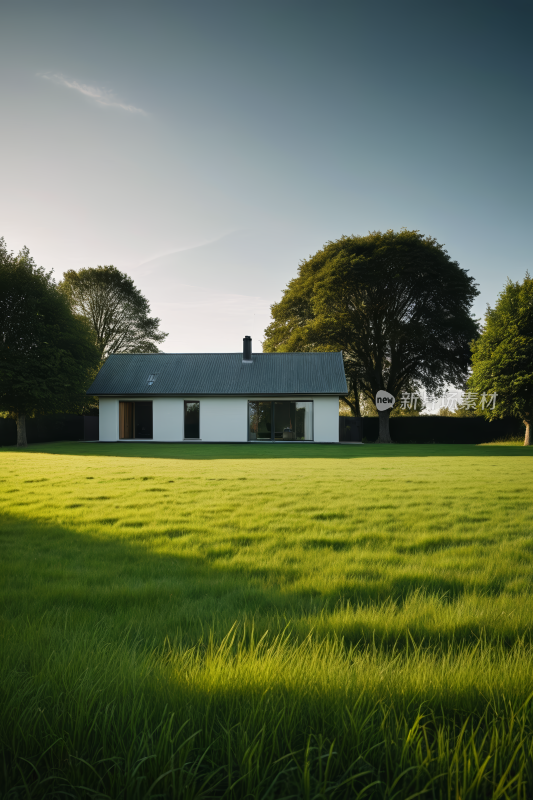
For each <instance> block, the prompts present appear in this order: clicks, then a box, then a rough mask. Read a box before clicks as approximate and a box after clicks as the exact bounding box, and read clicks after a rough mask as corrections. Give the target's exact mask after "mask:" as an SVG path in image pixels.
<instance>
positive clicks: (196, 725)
mask: <svg viewBox="0 0 533 800" xmlns="http://www.w3.org/2000/svg"><path fill="white" fill-rule="evenodd" d="M0 464H1V468H0V504H1V511H2V525H1V528H0V535H1V539H0V544H1V548H2V559H1V565H0V570H1V572H0V577H1V581H0V598H1V603H2V637H3V641H2V647H1V653H0V665H1V676H2V677H1V678H0V681H1V683H2V689H1V692H2V695H1V700H2V707H3V709H4V711H3V712H2V716H1V722H0V731H1V740H2V745H3V747H4V753H5V754H6V755H5V759H4V773H3V774H4V782H5V791H6V792H9V791H11V792H12V796H13V797H15V796H18V795H17V792H21V791H24V792H26V793H27V796H35V797H40V796H43V795H42V792H43V790H44V788H46V786H48V787H49V789H50V791H52V792H56V793H60V792H62V791H73V792H78V794H75V796H87V797H89V796H95V797H96V796H110V797H111V796H112V797H115V796H116V797H118V796H120V797H156V796H165V797H168V796H172V793H174V794H175V795H176V796H178V794H179V796H191V797H193V796H225V797H246V796H253V797H255V796H257V797H288V796H309V797H311V796H327V797H337V796H338V797H345V796H346V797H352V796H354V792H356V793H357V792H362V791H364V795H363V796H365V797H380V798H381V797H393V796H398V797H402V798H403V797H408V796H411V795H412V796H415V794H416V793H420V792H422V795H420V794H419V795H418V796H423V795H425V796H428V797H433V796H442V797H459V796H460V797H485V796H486V797H496V796H502V797H504V796H507V797H511V796H512V797H515V796H516V797H520V796H524V797H526V796H527V793H528V792H530V791H531V790H532V789H533V772H532V770H533V767H532V764H533V761H532V755H533V751H532V741H533V738H532V736H531V734H532V728H533V726H532V722H533V716H532V707H531V694H532V693H533V669H532V667H533V658H532V653H531V621H532V620H533V600H532V592H531V582H532V577H533V571H532V559H533V537H532V532H533V510H532V507H531V502H530V493H531V488H530V487H531V478H532V466H533V461H532V460H531V456H530V454H529V451H528V449H527V448H521V447H517V446H512V445H511V446H506V447H502V446H499V447H496V446H494V447H491V446H484V447H473V446H472V447H469V446H437V445H435V446H429V445H426V446H424V445H420V446H379V447H378V446H371V445H368V446H363V447H356V446H346V447H343V446H338V447H334V446H329V447H328V446H320V445H297V444H296V445H295V444H285V445H281V446H279V447H276V446H270V445H263V446H261V445H257V446H255V447H254V446H248V445H242V446H239V445H235V446H230V445H219V446H217V445H154V444H151V445H143V444H130V443H127V444H124V445H84V444H57V445H49V446H40V447H37V446H31V447H29V448H28V449H27V450H26V451H24V452H17V451H16V450H14V449H11V448H3V450H2V452H1V454H0ZM48 748H49V749H48ZM24 759H25V760H24ZM46 781H47V783H43V782H46ZM176 781H177V782H178V783H176ZM395 781H396V783H395ZM152 784H154V785H153V787H152ZM82 785H83V786H84V787H85V789H83V790H82V789H81V788H79V787H81V786H82ZM393 786H394V787H395V788H394V790H393V789H392V788H391V787H393ZM21 787H22V788H21ZM73 787H74V788H73ZM75 787H78V788H75ZM47 791H48V789H47ZM84 792H85V794H84ZM91 792H92V793H93V794H91ZM395 792H396V794H395ZM98 793H100V794H98ZM187 793H188V794H187ZM50 796H53V795H50ZM57 796H59V794H58V795H57Z"/></svg>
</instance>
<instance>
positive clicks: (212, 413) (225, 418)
mask: <svg viewBox="0 0 533 800" xmlns="http://www.w3.org/2000/svg"><path fill="white" fill-rule="evenodd" d="M200 438H201V439H203V440H204V441H206V442H246V441H248V400H247V399H246V397H204V398H203V399H201V400H200Z"/></svg>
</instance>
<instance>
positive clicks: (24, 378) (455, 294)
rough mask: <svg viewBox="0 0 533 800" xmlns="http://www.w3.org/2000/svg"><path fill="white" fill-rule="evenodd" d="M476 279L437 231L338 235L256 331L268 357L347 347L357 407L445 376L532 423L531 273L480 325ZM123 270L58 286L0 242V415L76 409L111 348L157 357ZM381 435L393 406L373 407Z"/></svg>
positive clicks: (492, 412)
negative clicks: (262, 331) (433, 233)
mask: <svg viewBox="0 0 533 800" xmlns="http://www.w3.org/2000/svg"><path fill="white" fill-rule="evenodd" d="M478 294H479V293H478V290H477V286H476V284H475V283H474V280H473V278H472V277H471V276H469V275H468V273H467V272H466V271H465V270H464V269H462V268H461V267H460V266H459V264H458V263H457V262H456V261H452V260H451V259H450V257H449V255H448V253H447V252H446V250H445V249H444V248H443V246H442V245H440V244H439V243H438V242H437V241H436V240H435V239H433V238H431V237H424V236H422V235H421V234H420V233H419V232H418V231H408V230H402V231H400V232H399V233H396V232H394V231H386V232H385V233H381V232H379V231H378V232H374V233H370V234H369V235H368V236H345V237H342V238H341V239H339V240H337V241H335V242H328V243H327V245H326V246H325V247H324V248H323V249H322V250H320V251H319V252H318V253H316V254H315V255H314V256H312V257H310V258H309V259H307V260H305V261H303V262H302V263H301V264H300V267H299V270H298V276H297V277H296V278H294V280H292V281H291V282H290V283H289V285H288V287H287V289H286V290H285V292H284V294H283V298H282V299H281V301H280V302H279V303H275V304H274V305H273V306H272V319H273V321H272V323H271V324H270V325H269V327H268V328H267V329H266V331H265V335H266V338H265V342H264V345H263V347H264V349H265V350H266V351H267V352H274V351H277V352H283V351H302V350H305V351H313V350H322V351H324V350H334V351H336V350H342V351H343V353H344V361H345V370H346V375H347V378H348V382H349V389H350V391H349V394H348V396H347V397H346V398H344V400H345V402H346V403H347V404H348V406H349V407H350V408H351V410H352V412H353V413H354V414H356V415H357V416H359V415H361V412H362V411H365V410H368V408H369V407H371V408H375V405H374V398H375V396H376V394H377V392H378V391H379V390H385V391H387V392H389V393H390V394H392V395H394V396H395V397H399V396H400V395H401V394H403V393H418V392H420V391H421V390H425V391H426V392H431V393H432V394H433V395H435V394H438V393H439V392H443V391H444V389H445V387H446V386H447V385H449V384H452V385H455V386H463V387H464V388H465V389H468V390H469V391H471V392H475V393H479V394H496V395H497V397H498V402H497V404H496V405H487V406H486V407H485V408H484V409H483V412H482V413H483V415H484V416H485V417H487V418H488V419H493V418H496V417H501V416H506V415H512V416H517V417H519V418H521V419H522V420H523V421H524V423H525V425H526V438H525V443H526V444H531V443H532V439H531V427H530V426H531V422H532V418H533V280H532V279H531V278H530V276H529V275H526V279H525V280H524V282H523V283H522V284H520V283H513V282H511V281H509V282H508V284H507V286H506V288H505V290H504V291H503V292H502V294H501V295H500V298H499V300H498V303H497V305H496V307H495V308H494V309H491V308H489V309H488V311H487V314H486V318H485V324H484V326H483V328H481V327H480V325H479V323H478V321H476V320H475V319H473V318H472V314H471V309H472V303H473V301H474V299H475V297H476V296H477V295H478ZM149 314H150V308H149V305H148V301H147V300H146V298H144V297H143V295H142V294H141V293H140V292H139V290H138V289H137V288H136V287H135V285H134V283H133V281H132V280H131V278H129V277H128V276H127V275H125V274H124V273H121V272H120V271H119V270H117V269H115V268H114V267H112V266H107V267H96V268H95V269H82V270H79V271H78V272H76V271H74V270H70V271H68V272H66V273H65V274H64V277H63V281H61V282H60V283H59V284H58V285H56V284H55V283H54V281H53V279H52V277H51V274H50V273H46V272H45V271H44V270H43V269H42V268H40V267H37V266H36V264H35V263H34V261H33V259H32V258H31V256H30V254H29V252H28V250H27V249H24V250H22V251H21V252H20V253H19V254H18V255H17V256H15V255H14V254H13V253H10V252H8V251H7V248H6V245H5V242H4V240H3V239H0V372H1V374H0V378H1V380H0V413H4V414H9V415H12V416H14V417H15V418H16V419H17V431H18V433H17V439H18V443H19V444H21V445H23V444H25V442H26V433H25V418H26V416H27V415H31V414H34V413H38V412H41V413H43V412H44V413H49V412H54V411H73V410H77V411H79V410H81V409H82V408H83V407H84V405H85V404H86V403H87V399H86V396H85V391H86V388H87V386H88V385H89V384H90V382H91V380H92V378H93V377H94V375H95V374H96V371H97V370H98V368H99V367H100V365H101V364H102V362H103V360H104V359H105V358H106V357H107V355H108V354H109V353H111V352H141V353H147V352H158V346H159V344H161V343H162V342H163V341H164V339H165V338H166V336H167V334H165V333H163V332H161V331H160V330H159V324H160V320H159V319H157V318H153V317H150V316H149ZM378 414H379V418H380V425H379V441H380V442H390V433H389V416H390V411H379V412H378Z"/></svg>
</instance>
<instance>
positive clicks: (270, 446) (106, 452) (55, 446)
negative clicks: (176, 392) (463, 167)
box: [0, 442, 533, 461]
mask: <svg viewBox="0 0 533 800" xmlns="http://www.w3.org/2000/svg"><path fill="white" fill-rule="evenodd" d="M0 452H4V453H8V452H9V453H45V454H48V455H69V456H97V457H99V456H106V457H112V458H162V459H176V460H192V461H214V460H227V459H273V458H282V459H294V458H303V459H310V458H320V459H325V458H327V459H333V460H336V461H346V460H352V459H359V458H457V457H459V456H462V457H468V458H516V457H521V458H528V457H533V447H524V446H522V445H509V446H505V447H502V446H501V445H493V446H491V445H490V444H488V445H474V444H390V445H387V444H364V445H357V444H353V445H351V444H346V445H344V444H335V443H333V444H315V443H313V444H308V443H290V442H279V443H278V442H276V443H267V444H262V443H261V444H257V443H255V442H254V443H249V442H242V443H240V444H230V443H220V444H211V443H202V442H198V443H195V444H190V443H188V442H187V443H184V442H163V443H161V442H139V443H135V444H133V443H131V442H111V443H108V442H51V443H49V444H32V445H29V446H28V447H27V448H25V449H23V450H20V449H19V448H17V447H15V446H9V447H2V448H0Z"/></svg>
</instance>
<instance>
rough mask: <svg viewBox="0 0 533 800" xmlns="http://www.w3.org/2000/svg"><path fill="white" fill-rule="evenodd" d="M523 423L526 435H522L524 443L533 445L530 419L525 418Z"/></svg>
mask: <svg viewBox="0 0 533 800" xmlns="http://www.w3.org/2000/svg"><path fill="white" fill-rule="evenodd" d="M524 425H525V426H526V435H525V437H524V445H528V444H529V445H533V439H532V438H531V422H530V420H527V419H525V420H524Z"/></svg>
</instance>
